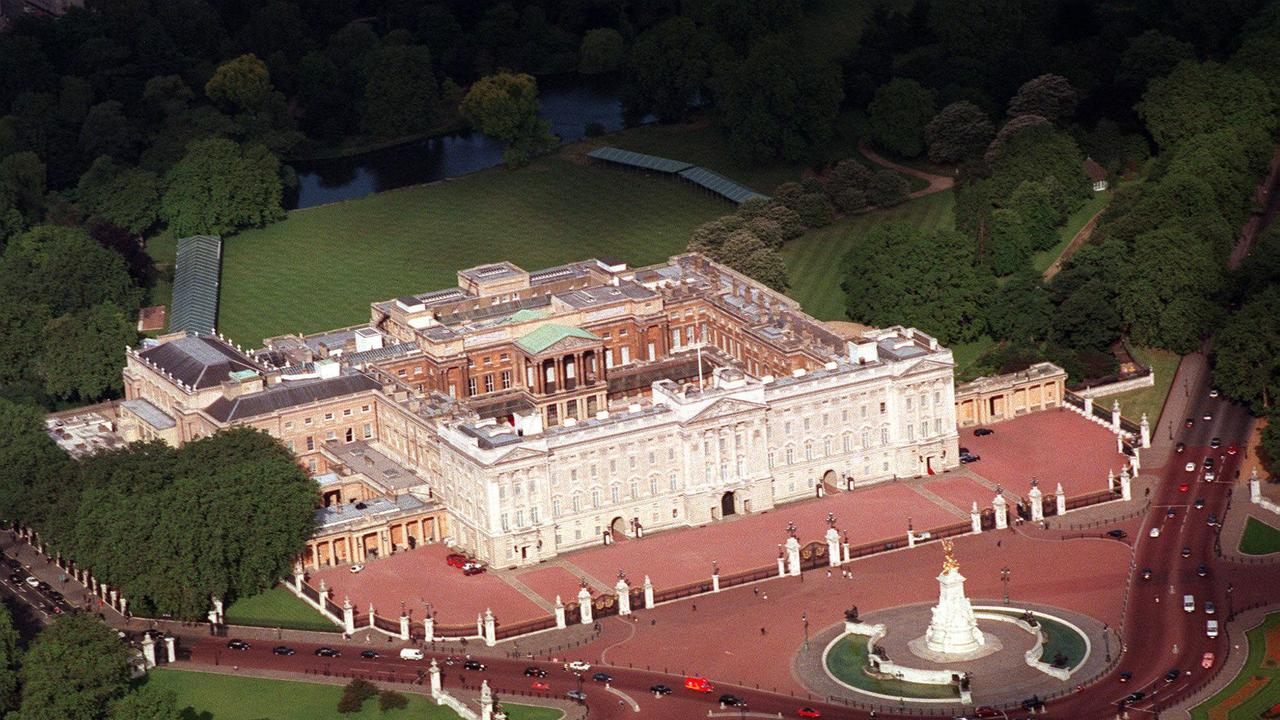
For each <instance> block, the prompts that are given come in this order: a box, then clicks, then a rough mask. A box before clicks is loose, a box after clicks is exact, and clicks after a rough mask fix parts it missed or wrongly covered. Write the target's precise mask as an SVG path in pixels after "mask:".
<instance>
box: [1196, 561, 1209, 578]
mask: <svg viewBox="0 0 1280 720" xmlns="http://www.w3.org/2000/svg"><path fill="white" fill-rule="evenodd" d="M1208 574H1209V566H1208V565H1205V564H1204V563H1201V564H1199V565H1197V566H1196V575H1199V576H1200V577H1204V576H1206V575H1208Z"/></svg>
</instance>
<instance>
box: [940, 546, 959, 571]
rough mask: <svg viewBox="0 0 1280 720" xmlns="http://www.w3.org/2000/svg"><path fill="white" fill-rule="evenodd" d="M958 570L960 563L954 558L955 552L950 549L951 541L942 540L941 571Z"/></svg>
mask: <svg viewBox="0 0 1280 720" xmlns="http://www.w3.org/2000/svg"><path fill="white" fill-rule="evenodd" d="M953 571H954V572H959V571H960V563H959V561H957V560H956V555H955V552H954V551H953V550H952V547H951V541H950V540H947V539H945V538H944V539H943V540H942V572H944V573H947V572H953Z"/></svg>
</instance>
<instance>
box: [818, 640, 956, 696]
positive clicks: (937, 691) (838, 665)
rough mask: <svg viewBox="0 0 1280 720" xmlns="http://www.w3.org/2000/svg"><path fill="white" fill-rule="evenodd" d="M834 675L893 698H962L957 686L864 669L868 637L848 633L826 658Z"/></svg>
mask: <svg viewBox="0 0 1280 720" xmlns="http://www.w3.org/2000/svg"><path fill="white" fill-rule="evenodd" d="M823 662H825V663H826V664H827V669H828V670H830V671H831V674H832V675H835V676H836V677H838V678H840V679H841V680H843V681H844V682H846V683H849V684H850V685H852V686H854V687H856V688H859V689H861V690H867V691H869V692H874V693H880V694H881V695H888V696H890V697H904V698H923V699H941V698H956V697H959V694H958V692H957V691H956V688H955V686H954V685H927V684H925V683H913V682H904V681H902V680H881V679H879V678H873V677H871V676H870V675H868V674H867V673H866V672H864V671H863V669H864V668H866V667H867V636H866V635H846V636H844V637H843V638H841V639H840V641H839V642H837V643H836V644H835V645H832V646H831V650H830V651H829V652H828V653H827V655H826V657H825V658H823Z"/></svg>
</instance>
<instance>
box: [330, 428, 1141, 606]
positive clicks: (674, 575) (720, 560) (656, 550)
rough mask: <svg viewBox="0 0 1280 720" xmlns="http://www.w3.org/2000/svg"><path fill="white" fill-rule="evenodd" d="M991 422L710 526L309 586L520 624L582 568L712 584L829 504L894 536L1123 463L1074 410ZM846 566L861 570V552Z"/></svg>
mask: <svg viewBox="0 0 1280 720" xmlns="http://www.w3.org/2000/svg"><path fill="white" fill-rule="evenodd" d="M991 427H992V428H993V429H994V430H995V431H996V432H995V434H993V435H989V436H986V437H974V436H973V434H972V431H970V430H966V431H963V433H962V436H961V444H962V445H964V446H966V447H968V448H970V449H971V450H972V451H973V452H976V453H979V454H980V455H981V456H982V460H980V461H979V462H976V463H972V464H970V465H967V466H964V467H963V468H961V469H959V470H955V471H952V472H948V473H944V474H942V475H936V476H929V477H924V478H916V479H903V480H898V481H893V482H889V483H883V484H880V485H875V486H872V487H867V488H861V489H857V490H854V491H852V492H840V493H834V494H831V495H828V496H827V497H824V498H820V499H818V498H814V499H810V500H806V501H802V502H797V503H791V504H788V505H782V506H779V507H777V508H774V509H773V510H770V511H767V512H762V513H753V514H750V515H741V516H736V517H731V518H729V519H727V520H726V521H722V522H718V523H714V524H711V525H705V526H701V527H695V528H683V529H680V530H672V531H667V532H662V533H655V534H653V535H650V536H648V537H645V538H642V539H638V540H624V541H622V542H618V543H615V544H613V545H609V546H601V547H597V548H592V549H589V550H582V551H578V552H573V553H568V554H565V555H562V556H559V557H557V558H554V559H552V560H549V561H547V562H545V563H542V564H539V565H537V566H535V567H532V568H523V569H518V570H511V571H496V572H488V573H485V574H483V575H476V576H470V577H468V576H464V575H463V574H462V573H461V571H460V570H458V569H457V568H452V567H449V566H447V565H446V564H445V560H444V558H445V555H446V554H447V553H448V550H447V549H446V548H444V547H443V546H439V545H427V546H423V547H419V548H417V549H415V550H410V551H406V552H400V553H397V554H395V555H393V556H391V557H388V558H384V559H380V560H375V561H372V562H370V563H368V565H367V567H366V568H365V569H364V571H363V572H361V573H360V574H358V575H353V574H351V573H350V572H348V569H347V567H346V566H340V567H334V568H326V569H324V570H320V571H318V572H316V573H314V574H313V576H312V579H311V582H312V584H313V585H314V584H317V583H318V582H319V579H320V578H323V579H324V580H325V582H326V584H327V585H328V587H330V588H332V589H333V598H334V600H335V601H336V602H338V603H341V602H342V599H343V598H344V597H346V596H349V597H350V598H351V601H352V603H353V604H354V605H355V607H356V610H357V615H358V616H359V617H364V615H365V613H366V612H367V610H368V606H369V603H370V602H372V603H373V604H374V607H375V608H376V609H377V612H378V614H379V615H382V616H384V617H388V618H391V617H395V616H397V615H398V614H399V612H400V605H401V602H404V603H405V604H406V607H407V609H409V610H410V611H411V613H412V616H413V617H414V618H415V620H416V619H418V618H421V617H422V612H423V610H424V608H425V605H424V602H430V603H431V604H432V609H433V610H434V611H435V612H436V613H437V622H439V623H442V624H445V625H457V624H464V623H472V622H474V621H475V618H476V614H477V613H482V612H484V610H485V609H486V608H492V609H493V611H494V613H495V615H496V616H497V617H498V620H499V622H500V623H515V622H521V621H524V620H531V619H534V618H538V617H546V616H547V615H549V614H550V613H551V611H552V608H553V604H554V601H555V597H556V596H557V595H559V596H560V597H561V598H562V599H563V600H564V602H566V603H570V602H573V598H575V597H576V596H577V593H578V589H579V587H580V585H581V583H582V581H583V580H584V579H585V580H586V582H587V584H588V586H589V587H590V589H591V591H592V592H593V593H599V592H610V591H612V589H613V586H614V583H616V582H617V575H618V571H619V570H622V571H625V572H626V574H627V577H628V579H629V581H630V582H631V583H632V584H633V585H639V584H640V583H642V582H643V579H644V576H645V575H648V576H649V578H650V580H651V581H652V582H653V584H654V587H655V588H656V589H657V590H663V589H666V588H672V587H677V586H681V585H686V584H690V583H697V582H706V583H710V581H711V573H712V566H713V565H712V564H713V562H714V563H715V564H716V565H717V566H718V567H719V569H720V572H721V574H722V576H724V575H730V574H733V573H737V572H742V571H746V570H754V569H757V568H762V567H772V566H773V565H774V563H776V561H777V556H778V546H779V544H780V543H782V542H783V541H784V540H785V539H786V533H785V530H784V529H785V527H786V525H787V523H789V522H793V523H795V524H796V527H797V537H798V538H799V540H800V541H801V543H808V542H814V541H818V540H821V539H822V536H823V534H824V533H825V532H826V530H827V523H826V518H827V514H828V513H832V514H834V515H835V517H836V523H837V525H836V527H837V529H839V530H840V531H842V532H847V533H848V536H849V542H850V544H851V545H853V546H855V547H856V546H858V545H862V544H866V543H872V542H883V541H889V540H897V539H901V538H903V537H904V536H905V534H906V531H907V526H908V522H910V523H911V526H912V527H914V529H915V530H916V531H917V532H919V531H924V530H929V529H931V528H940V527H943V526H947V525H952V524H955V523H958V522H965V521H967V520H968V519H969V509H970V507H971V506H972V503H974V502H977V503H978V506H979V507H980V508H986V507H989V506H990V504H991V499H992V497H993V496H994V493H995V487H996V486H997V485H1001V486H1003V487H1004V488H1005V489H1006V493H1007V495H1008V496H1009V497H1010V499H1011V500H1012V499H1013V498H1014V497H1015V496H1021V495H1023V494H1025V492H1026V491H1027V490H1028V489H1029V483H1030V479H1031V478H1032V477H1037V478H1039V479H1040V481H1041V483H1042V486H1043V487H1044V489H1045V491H1046V494H1050V493H1052V491H1053V488H1054V487H1055V485H1056V483H1057V482H1062V484H1063V488H1064V489H1065V490H1066V493H1067V495H1068V497H1071V496H1076V495H1083V494H1087V493H1091V492H1096V491H1098V490H1102V489H1104V488H1105V487H1106V470H1107V469H1108V468H1113V469H1118V468H1119V467H1120V463H1121V457H1120V456H1119V455H1118V454H1117V453H1116V451H1115V440H1114V436H1113V435H1111V433H1110V432H1108V431H1107V429H1106V428H1102V427H1100V426H1098V425H1096V424H1094V423H1091V422H1089V421H1088V420H1085V419H1084V418H1082V417H1080V416H1078V415H1076V414H1075V413H1071V412H1065V411H1064V412H1057V411H1049V412H1044V413H1038V414H1033V415H1028V416H1025V417H1022V418H1018V419H1016V420H1011V421H1008V422H1004V423H999V424H996V425H992V426H991ZM891 557H897V555H892V556H891ZM853 567H854V568H855V569H857V571H860V570H861V567H862V563H861V562H858V563H855V564H854V566H853Z"/></svg>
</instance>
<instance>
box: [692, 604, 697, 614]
mask: <svg viewBox="0 0 1280 720" xmlns="http://www.w3.org/2000/svg"><path fill="white" fill-rule="evenodd" d="M693 611H694V612H698V603H694V604H693Z"/></svg>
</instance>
